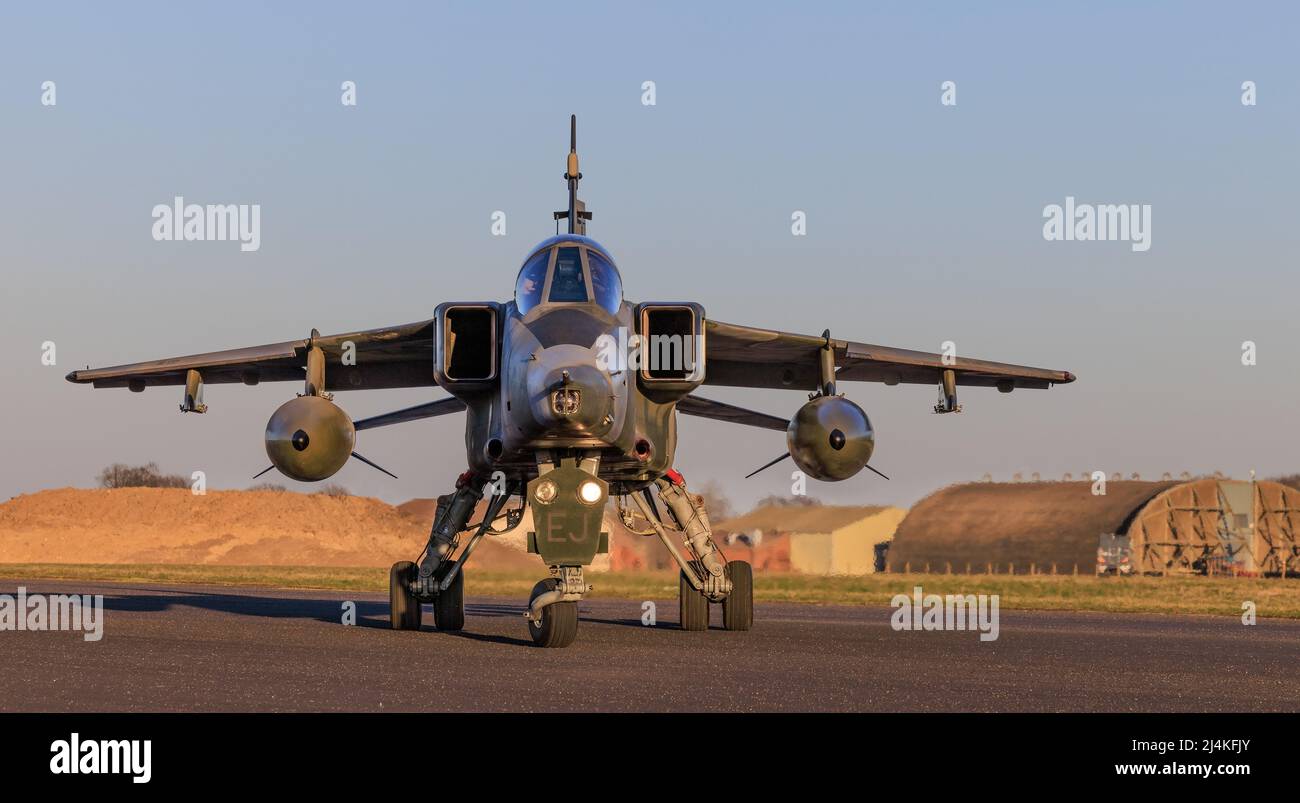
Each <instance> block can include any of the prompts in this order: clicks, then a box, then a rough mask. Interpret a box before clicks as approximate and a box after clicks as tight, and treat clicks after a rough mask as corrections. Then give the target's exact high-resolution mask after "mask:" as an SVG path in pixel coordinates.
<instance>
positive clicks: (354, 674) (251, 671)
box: [0, 579, 1300, 712]
mask: <svg viewBox="0 0 1300 803" xmlns="http://www.w3.org/2000/svg"><path fill="white" fill-rule="evenodd" d="M19 585H23V586H26V587H27V590H28V593H29V594H31V593H44V594H103V595H104V608H105V610H104V636H103V639H102V640H101V641H98V642H86V641H84V640H83V638H82V634H81V633H79V632H12V631H5V632H0V656H2V657H3V673H2V674H0V710H3V711H446V710H452V711H714V710H717V711H736V712H746V711H1300V678H1298V676H1297V672H1296V667H1297V666H1300V621H1291V620H1269V619H1261V620H1259V623H1258V624H1257V625H1255V626H1244V625H1242V624H1241V623H1240V621H1239V620H1238V619H1237V618H1235V617H1201V616H1196V617H1191V616H1156V615H1130V614H1096V613H1056V612H1026V611H1003V612H1002V614H1001V627H1000V636H999V638H998V640H997V641H993V642H981V641H980V640H979V637H978V634H977V633H975V632H970V631H948V632H896V631H894V630H893V629H892V628H891V627H890V623H889V621H890V614H891V613H892V609H890V608H854V607H826V606H814V605H795V604H784V603H770V604H759V605H758V606H757V609H756V613H755V625H754V629H753V630H752V631H749V632H746V633H730V632H726V631H724V630H721V629H720V627H721V610H719V609H718V608H717V607H716V606H714V611H713V625H714V629H712V630H710V631H709V632H703V633H687V632H683V631H681V630H678V629H677V602H676V600H675V599H663V600H658V601H657V614H658V622H657V626H655V627H646V626H643V625H642V624H641V613H642V609H641V603H640V602H638V601H635V600H609V599H600V598H594V599H591V600H589V601H585V602H583V603H582V604H581V607H580V616H581V624H580V626H579V633H578V640H577V641H576V642H575V643H574V645H573V646H571V647H569V648H567V649H562V650H543V649H538V648H536V647H534V646H533V645H532V642H531V640H530V639H529V638H528V633H527V631H526V629H525V623H524V620H523V617H522V613H523V609H524V600H522V599H503V598H482V597H480V598H471V599H470V600H469V601H468V603H467V620H466V627H465V630H464V631H462V632H459V633H439V632H437V631H435V630H433V629H432V612H431V611H430V610H429V608H428V606H426V608H425V623H426V624H425V629H424V631H422V632H418V633H416V632H399V631H393V630H390V629H389V628H388V598H387V596H386V595H376V594H352V593H339V592H327V591H280V590H270V589H249V588H227V587H213V586H162V585H157V586H154V585H142V584H133V585H109V584H100V585H87V584H83V583H70V582H55V581H41V580H25V581H18V580H12V579H0V593H3V594H14V593H15V591H16V588H17V587H18V586H19ZM471 589H472V584H471ZM347 600H352V601H354V602H355V603H356V612H357V624H356V625H355V626H345V625H343V624H341V618H342V615H343V603H344V602H345V601H347Z"/></svg>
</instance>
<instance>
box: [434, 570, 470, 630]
mask: <svg viewBox="0 0 1300 803" xmlns="http://www.w3.org/2000/svg"><path fill="white" fill-rule="evenodd" d="M433 626H434V627H436V628H438V629H439V630H447V631H453V630H463V629H464V627H465V570H464V569H461V570H460V571H458V572H456V579H455V580H452V581H451V585H449V586H447V590H446V591H442V592H439V594H438V596H436V597H434V598H433Z"/></svg>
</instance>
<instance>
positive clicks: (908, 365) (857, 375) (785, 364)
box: [679, 320, 1075, 409]
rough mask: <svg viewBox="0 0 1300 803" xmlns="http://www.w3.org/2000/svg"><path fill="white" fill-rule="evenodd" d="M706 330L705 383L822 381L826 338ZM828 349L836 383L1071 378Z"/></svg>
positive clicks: (839, 343) (839, 346) (938, 357)
mask: <svg viewBox="0 0 1300 803" xmlns="http://www.w3.org/2000/svg"><path fill="white" fill-rule="evenodd" d="M705 326H706V336H705V379H704V384H706V385H730V386H734V387H747V388H793V389H802V390H815V389H817V387H818V385H819V383H820V376H821V373H820V367H819V363H818V355H819V353H820V351H821V349H822V348H823V347H824V346H826V345H827V338H825V337H822V336H819V335H797V334H790V333H788V332H778V331H775V330H772V329H759V328H756V327H752V326H738V325H736V324H730V323H722V322H721V321H714V320H706V321H705ZM829 344H830V347H831V350H832V351H833V352H834V355H835V367H836V369H837V370H836V373H835V379H836V380H837V381H840V380H847V381H853V382H883V383H885V384H886V385H897V384H899V383H900V382H901V383H906V384H925V385H937V384H939V383H940V382H941V381H942V374H943V372H944V371H946V370H952V371H953V373H954V374H955V378H956V384H958V385H975V386H983V387H996V388H997V389H998V390H1001V391H1002V392H1004V393H1010V392H1011V391H1012V390H1014V389H1015V388H1048V387H1051V386H1052V385H1058V384H1060V385H1063V384H1066V383H1068V382H1073V381H1074V379H1075V377H1074V374H1072V373H1070V372H1069V371H1053V370H1049V369H1046V368H1031V367H1029V366H1025V365H1012V364H1010V363H1002V362H990V361H988V360H973V359H969V358H965V357H956V358H954V359H953V360H951V361H950V364H947V363H945V362H944V356H943V355H942V354H932V353H929V352H924V351H911V350H909V349H899V348H891V347H889V346H876V345H872V344H869V343H856V342H854V341H851V340H837V339H835V338H830V341H829ZM679 409H680V408H679Z"/></svg>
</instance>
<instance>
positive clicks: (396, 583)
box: [388, 560, 424, 630]
mask: <svg viewBox="0 0 1300 803" xmlns="http://www.w3.org/2000/svg"><path fill="white" fill-rule="evenodd" d="M414 576H415V564H414V563H412V562H410V561H409V560H400V561H398V562H397V563H394V564H393V568H392V569H389V570H388V619H389V626H390V627H392V629H394V630H419V629H420V625H421V624H422V620H423V618H424V606H423V605H421V604H420V600H419V599H417V598H416V596H415V594H413V593H412V592H411V578H412V577H414Z"/></svg>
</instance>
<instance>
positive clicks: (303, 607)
mask: <svg viewBox="0 0 1300 803" xmlns="http://www.w3.org/2000/svg"><path fill="white" fill-rule="evenodd" d="M139 591H140V592H143V593H132V594H119V595H110V594H106V595H104V608H105V610H108V611H129V612H134V613H155V612H163V611H168V610H172V609H175V608H178V607H189V608H197V609H199V610H205V611H214V612H217V613H226V614H233V615H236V616H258V617H269V618H273V619H303V620H311V621H316V622H322V623H325V624H333V625H341V624H342V616H343V608H342V606H343V603H344V600H343V599H310V598H300V597H260V596H254V595H250V594H221V593H214V592H210V591H185V590H181V589H176V590H168V591H166V592H164V593H150V592H156V591H157V589H153V588H141V589H139ZM352 601H353V602H354V603H355V604H356V606H357V607H356V615H357V621H356V626H357V627H366V628H373V629H380V630H387V629H389V619H388V604H387V603H385V602H374V601H368V600H352ZM584 607H585V606H584ZM523 613H524V605H523V604H522V603H520V604H515V605H512V604H509V603H467V604H466V605H465V614H466V616H470V617H486V618H503V617H508V618H511V619H518V620H522V619H523ZM579 615H580V616H581V617H582V621H584V622H589V623H592V624H607V625H616V626H622V627H637V628H641V629H651V630H653V629H657V628H665V627H674V626H675V624H676V623H675V622H660V623H658V624H657V625H656V626H655V627H647V626H645V625H642V624H641V621H640V619H638V618H626V619H621V618H611V617H608V616H606V617H593V616H590V615H589V613H588V612H587V611H585V610H583V608H580V609H579ZM424 619H425V623H426V624H425V626H424V627H423V628H422V629H423V630H426V631H431V632H437V631H436V630H435V628H434V627H433V626H432V619H433V614H432V611H431V610H430V609H429V606H427V605H426V606H425V617H424ZM520 624H522V621H521V622H520ZM445 635H450V636H458V637H461V638H467V639H472V640H475V641H489V642H497V643H503V644H520V645H527V646H530V647H531V646H532V641H531V639H528V638H509V637H505V636H497V635H493V634H488V633H474V632H472V631H465V630H461V631H451V632H447V633H445Z"/></svg>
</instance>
